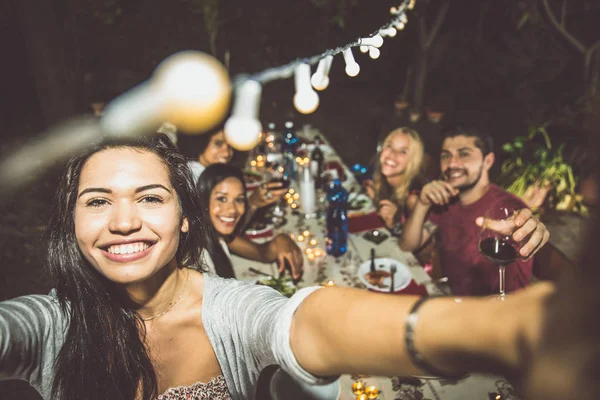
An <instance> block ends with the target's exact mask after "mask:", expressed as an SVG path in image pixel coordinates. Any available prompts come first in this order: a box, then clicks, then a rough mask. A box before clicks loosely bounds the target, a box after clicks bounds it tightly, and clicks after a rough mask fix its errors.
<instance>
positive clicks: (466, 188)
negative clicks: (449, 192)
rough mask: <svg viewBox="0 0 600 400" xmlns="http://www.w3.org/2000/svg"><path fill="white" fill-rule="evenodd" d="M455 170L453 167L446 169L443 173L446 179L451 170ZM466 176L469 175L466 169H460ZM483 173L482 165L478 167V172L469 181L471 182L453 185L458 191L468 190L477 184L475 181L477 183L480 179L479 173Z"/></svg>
mask: <svg viewBox="0 0 600 400" xmlns="http://www.w3.org/2000/svg"><path fill="white" fill-rule="evenodd" d="M453 171H456V170H455V169H448V170H446V172H445V173H444V175H445V178H446V179H447V178H448V176H449V175H450V174H451V173H452V172H453ZM461 171H462V172H463V173H464V174H465V175H466V176H467V177H468V176H469V174H468V172H467V171H466V170H464V169H463V170H461ZM482 173H483V165H482V166H481V167H479V173H478V174H477V178H476V179H475V180H474V181H473V182H471V183H465V184H464V185H459V186H454V188H455V189H457V190H458V191H459V192H460V193H464V192H466V191H469V190H471V189H473V188H474V187H475V185H477V183H479V180H480V179H481V174H482Z"/></svg>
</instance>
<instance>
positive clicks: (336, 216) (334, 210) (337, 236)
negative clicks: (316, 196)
mask: <svg viewBox="0 0 600 400" xmlns="http://www.w3.org/2000/svg"><path fill="white" fill-rule="evenodd" d="M327 200H328V201H329V206H328V208H327V238H326V239H325V243H326V248H327V254H330V255H332V256H334V257H339V256H341V255H343V254H344V253H346V250H348V213H347V201H348V192H347V191H346V189H344V187H343V186H342V183H341V181H340V180H339V179H336V180H335V181H333V184H332V185H331V187H330V188H329V191H328V192H327Z"/></svg>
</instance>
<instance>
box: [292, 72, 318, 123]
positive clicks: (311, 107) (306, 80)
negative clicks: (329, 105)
mask: <svg viewBox="0 0 600 400" xmlns="http://www.w3.org/2000/svg"><path fill="white" fill-rule="evenodd" d="M294 83H295V86H296V94H295V95H294V107H296V110H298V111H299V112H301V113H302V114H310V113H312V112H314V111H315V110H316V109H317V107H318V106H319V95H318V94H317V92H315V91H314V90H313V88H312V86H311V85H310V65H308V64H304V63H302V64H300V65H298V66H297V67H296V70H295V72H294Z"/></svg>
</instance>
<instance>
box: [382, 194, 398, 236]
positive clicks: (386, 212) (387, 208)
mask: <svg viewBox="0 0 600 400" xmlns="http://www.w3.org/2000/svg"><path fill="white" fill-rule="evenodd" d="M397 212H398V206H397V205H396V204H394V203H393V202H391V201H389V200H381V201H380V202H379V206H378V208H377V214H379V216H380V217H381V219H382V220H383V222H384V223H385V226H386V228H388V229H392V228H393V227H394V225H395V221H394V217H395V216H396V213H397Z"/></svg>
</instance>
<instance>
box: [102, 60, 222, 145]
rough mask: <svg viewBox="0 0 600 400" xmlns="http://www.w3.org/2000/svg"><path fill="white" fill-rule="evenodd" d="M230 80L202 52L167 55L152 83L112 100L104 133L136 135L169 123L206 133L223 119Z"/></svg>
mask: <svg viewBox="0 0 600 400" xmlns="http://www.w3.org/2000/svg"><path fill="white" fill-rule="evenodd" d="M230 99H231V82H230V80H229V74H228V72H227V70H226V69H225V67H224V66H223V65H222V64H221V63H220V62H219V61H217V60H216V59H215V58H214V57H212V56H209V55H208V54H205V53H202V52H199V51H184V52H180V53H176V54H174V55H172V56H169V57H168V58H167V59H165V60H164V61H163V62H161V63H160V65H159V66H158V67H157V68H156V71H155V72H154V75H153V77H152V79H150V80H148V81H146V82H143V83H141V84H140V85H138V86H136V87H135V88H133V89H131V90H129V91H128V92H126V93H124V94H122V95H121V96H119V97H117V98H116V99H114V100H113V101H111V102H110V103H109V104H108V105H107V106H106V107H105V110H104V115H103V116H102V120H101V122H100V123H101V126H102V129H103V130H104V132H105V133H107V134H110V135H115V136H128V135H130V136H134V135H137V134H143V133H147V132H148V131H149V130H152V129H156V128H158V127H159V126H160V123H161V122H163V121H165V120H168V121H170V122H171V123H173V124H175V125H177V126H178V127H179V128H181V130H182V131H183V132H186V133H202V132H204V131H206V130H208V129H210V128H212V127H213V126H215V125H216V124H217V123H219V122H220V121H221V120H222V119H223V117H224V116H225V114H226V112H227V109H228V107H229V101H230Z"/></svg>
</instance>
